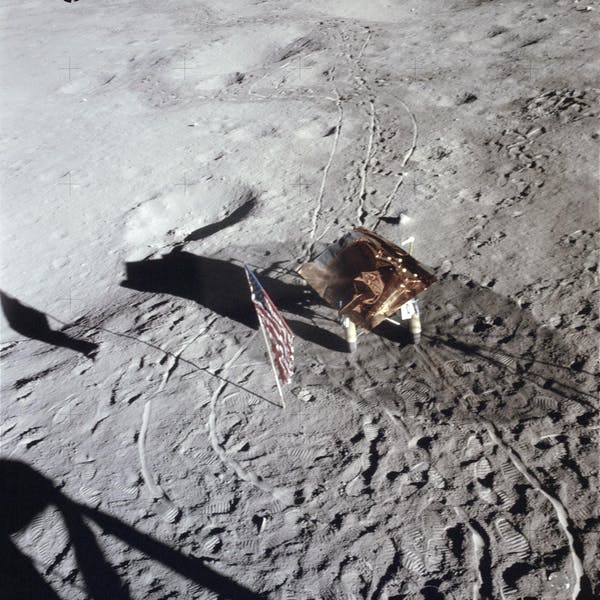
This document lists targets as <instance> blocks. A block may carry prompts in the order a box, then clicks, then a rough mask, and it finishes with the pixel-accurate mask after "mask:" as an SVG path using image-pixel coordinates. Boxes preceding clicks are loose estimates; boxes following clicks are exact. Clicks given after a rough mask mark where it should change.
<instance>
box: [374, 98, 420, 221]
mask: <svg viewBox="0 0 600 600" xmlns="http://www.w3.org/2000/svg"><path fill="white" fill-rule="evenodd" d="M398 102H399V103H400V104H401V105H402V106H403V107H404V109H405V110H406V112H407V113H408V116H409V117H410V120H411V121H412V126H413V137H412V143H411V146H410V148H409V149H408V150H407V151H406V153H405V154H404V157H403V158H402V163H401V164H400V168H401V169H404V167H405V166H406V165H407V163H408V161H409V160H410V157H411V156H412V155H413V153H414V151H415V150H416V149H417V138H418V136H419V127H418V126H417V120H416V119H415V115H414V114H413V112H412V111H411V110H410V108H408V106H407V105H406V103H405V102H404V101H402V100H400V99H399V98H398ZM403 181H404V172H403V171H401V172H400V174H399V175H398V179H397V180H396V185H394V189H393V190H392V191H391V193H390V195H389V196H388V197H387V200H386V202H385V204H384V205H383V208H382V209H381V212H380V214H381V215H383V216H385V215H386V214H387V212H388V210H389V208H390V206H391V205H392V202H393V201H394V198H395V196H396V193H397V192H398V190H399V189H400V186H401V185H402V183H403ZM380 222H381V218H379V219H378V220H377V223H376V224H375V226H374V227H373V229H376V228H377V225H379V223H380Z"/></svg>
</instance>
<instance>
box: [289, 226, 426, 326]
mask: <svg viewBox="0 0 600 600" xmlns="http://www.w3.org/2000/svg"><path fill="white" fill-rule="evenodd" d="M298 272H299V273H300V275H302V277H303V278H304V279H305V280H306V281H307V283H308V284H309V285H310V286H311V287H312V288H314V290H315V291H316V292H317V293H318V294H319V295H320V296H321V297H322V298H323V299H324V300H325V301H326V302H328V303H329V304H330V305H331V306H333V307H334V308H336V309H338V310H339V311H340V312H341V313H342V314H343V315H345V316H347V317H348V318H350V319H351V320H352V321H353V322H354V323H355V324H356V325H358V326H360V327H363V328H364V329H373V328H374V327H377V325H379V323H381V322H382V321H383V320H384V319H385V318H386V317H389V316H390V315H392V314H394V313H395V312H396V311H397V310H399V308H400V307H401V306H402V305H403V304H404V303H406V302H408V301H409V300H412V299H413V298H415V297H416V296H417V294H419V293H420V292H422V291H423V290H425V289H427V288H428V287H429V286H430V285H431V284H432V283H433V282H435V281H436V277H435V275H433V274H432V273H430V272H429V271H427V270H426V269H425V268H424V267H423V266H422V265H421V264H420V263H419V262H418V261H416V260H415V259H414V258H413V257H412V256H411V255H410V254H408V252H406V251H405V250H403V249H402V248H400V247H399V246H396V245H395V244H393V243H392V242H390V241H388V240H386V239H384V238H382V237H381V236H379V235H377V234H376V233H374V232H372V231H369V230H368V229H364V228H363V227H359V228H357V229H355V230H354V231H353V232H352V233H350V234H349V235H347V236H345V237H344V238H343V239H342V240H341V241H340V242H338V243H336V244H333V245H332V246H330V247H328V248H327V249H326V250H325V251H324V252H322V253H321V254H320V255H319V256H318V257H317V258H316V259H315V260H314V261H313V262H309V263H306V264H305V265H303V266H302V267H300V269H299V270H298Z"/></svg>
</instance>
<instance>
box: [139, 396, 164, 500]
mask: <svg viewBox="0 0 600 600" xmlns="http://www.w3.org/2000/svg"><path fill="white" fill-rule="evenodd" d="M151 411H152V400H148V401H147V402H146V404H145V405H144V414H143V416H142V427H141V429H140V434H139V436H138V453H139V456H140V466H141V469H142V477H143V478H144V482H145V483H146V485H147V486H148V490H149V491H150V494H151V496H152V499H153V500H157V499H158V498H161V497H162V495H163V493H162V490H161V489H160V487H159V486H158V485H156V483H155V482H154V478H153V477H152V474H151V473H150V470H149V469H148V464H147V463H146V448H145V446H146V434H147V433H148V423H149V422H150V414H151Z"/></svg>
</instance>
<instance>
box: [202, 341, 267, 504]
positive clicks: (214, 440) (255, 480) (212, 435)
mask: <svg viewBox="0 0 600 600" xmlns="http://www.w3.org/2000/svg"><path fill="white" fill-rule="evenodd" d="M257 334H258V331H256V332H254V333H253V335H251V336H250V338H249V339H248V341H247V342H246V344H244V345H243V346H240V348H239V349H238V351H237V352H236V353H235V354H234V355H233V357H232V358H230V359H229V361H227V363H226V364H225V366H224V367H223V373H226V372H227V371H228V370H229V369H230V368H231V366H232V365H233V364H234V363H235V361H236V360H237V359H238V358H239V357H240V356H241V354H242V353H243V352H244V351H245V350H246V348H248V346H250V344H251V343H252V341H253V340H254V338H255V337H256V335H257ZM226 387H227V382H226V381H223V382H222V383H221V384H220V385H219V386H218V387H217V389H216V390H215V391H214V392H213V395H212V396H211V399H210V414H209V416H208V423H207V427H208V436H209V439H210V443H211V446H212V447H213V450H214V451H215V453H216V454H217V456H218V457H219V458H220V459H221V461H222V462H223V464H224V465H225V466H226V467H229V468H230V469H232V470H233V471H234V472H235V473H236V475H237V476H238V477H239V478H240V479H243V480H244V481H247V482H248V483H251V484H252V485H254V486H255V487H257V488H258V489H260V490H262V491H263V492H267V493H270V494H272V493H274V490H273V489H272V488H271V486H268V485H267V484H265V483H263V482H262V480H261V479H260V478H259V477H258V476H257V475H256V474H255V473H251V472H250V471H246V470H245V469H244V468H243V467H242V465H240V463H239V462H237V461H236V460H234V459H233V458H231V457H230V456H229V455H228V454H227V452H226V451H225V448H223V447H222V446H221V444H220V443H219V439H218V437H217V412H216V405H217V400H218V399H219V397H220V396H221V394H222V393H223V392H224V391H225V388H226Z"/></svg>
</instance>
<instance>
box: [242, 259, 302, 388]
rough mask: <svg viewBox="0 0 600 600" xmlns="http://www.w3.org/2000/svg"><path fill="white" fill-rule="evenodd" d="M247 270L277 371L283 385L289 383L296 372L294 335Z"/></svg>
mask: <svg viewBox="0 0 600 600" xmlns="http://www.w3.org/2000/svg"><path fill="white" fill-rule="evenodd" d="M245 268H246V277H247V278H248V284H249V285H250V293H251V296H252V302H253V303H254V308H256V314H257V315H258V321H259V323H260V326H261V327H262V328H263V331H264V332H265V337H266V340H267V344H269V346H270V354H271V357H272V358H273V362H274V364H275V367H276V369H277V374H278V376H279V380H280V381H281V383H289V382H290V381H291V380H292V374H293V372H294V346H293V339H294V338H293V334H292V331H291V330H290V328H289V326H288V324H287V323H286V322H285V320H284V318H283V317H282V316H281V313H280V312H279V310H277V307H276V306H275V305H274V304H273V301H272V300H271V298H269V295H268V294H267V292H265V290H264V289H263V287H262V285H260V282H259V281H258V279H257V278H256V275H255V274H254V273H253V272H252V271H251V270H250V269H249V268H248V266H246V267H245Z"/></svg>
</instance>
